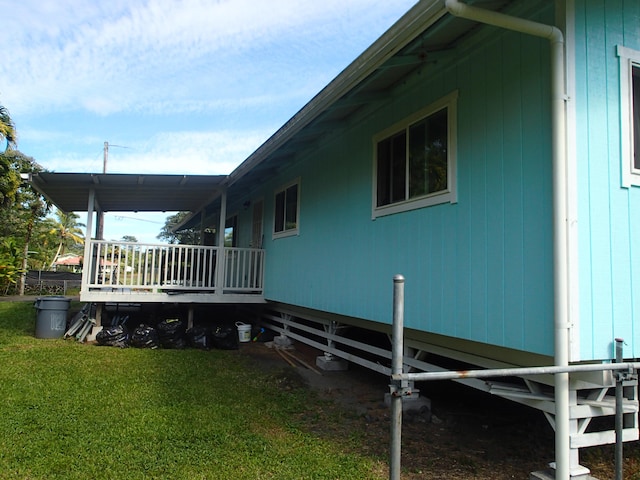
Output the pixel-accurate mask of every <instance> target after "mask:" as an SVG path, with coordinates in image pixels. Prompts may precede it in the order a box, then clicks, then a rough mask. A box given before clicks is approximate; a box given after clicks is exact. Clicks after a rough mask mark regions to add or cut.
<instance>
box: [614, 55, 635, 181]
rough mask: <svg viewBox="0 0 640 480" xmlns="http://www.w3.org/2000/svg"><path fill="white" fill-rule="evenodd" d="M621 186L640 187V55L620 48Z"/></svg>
mask: <svg viewBox="0 0 640 480" xmlns="http://www.w3.org/2000/svg"><path fill="white" fill-rule="evenodd" d="M618 57H620V102H621V105H620V112H621V122H620V126H621V129H622V151H621V154H622V185H623V186H625V187H630V186H631V185H637V186H640V52H638V51H636V50H631V49H630V48H626V47H623V46H621V45H618Z"/></svg>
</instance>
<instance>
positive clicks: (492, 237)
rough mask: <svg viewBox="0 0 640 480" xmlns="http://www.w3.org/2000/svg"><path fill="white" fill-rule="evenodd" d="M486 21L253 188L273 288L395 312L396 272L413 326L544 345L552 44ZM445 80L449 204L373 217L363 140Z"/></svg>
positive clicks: (299, 297)
mask: <svg viewBox="0 0 640 480" xmlns="http://www.w3.org/2000/svg"><path fill="white" fill-rule="evenodd" d="M549 9H550V10H551V7H550V8H549ZM550 14H551V12H546V13H545V14H544V15H543V17H545V18H543V20H546V21H549V16H550ZM495 32H496V33H498V35H496V36H492V37H491V41H486V42H485V43H481V44H479V45H478V46H477V47H476V48H475V49H474V50H473V51H472V52H471V54H469V55H463V56H461V60H460V61H458V63H455V64H454V65H450V64H448V63H447V62H444V64H443V65H445V66H444V67H438V66H433V65H428V66H427V67H425V70H424V71H423V72H420V73H419V74H417V75H415V76H413V77H412V78H411V79H410V80H408V81H407V83H406V85H404V86H403V87H402V88H401V89H400V90H399V91H398V93H397V94H396V95H395V96H394V97H393V98H390V99H389V101H388V102H386V103H384V104H383V105H381V106H379V108H377V109H376V110H375V111H370V112H368V114H367V115H366V116H361V118H359V119H357V121H354V122H353V123H352V124H351V126H349V127H348V128H346V129H345V130H343V131H342V132H341V133H340V134H337V135H333V136H332V137H331V138H327V139H326V140H325V141H324V142H323V143H322V144H320V145H317V148H314V149H313V150H312V151H307V152H302V153H301V158H300V161H299V162H298V163H296V164H294V166H292V167H290V168H289V169H288V170H285V171H283V172H282V173H281V174H280V175H279V176H278V178H277V179H275V180H273V181H270V182H269V183H266V184H265V185H264V186H263V189H262V191H260V192H258V193H257V195H258V196H263V197H264V199H265V248H266V249H267V267H266V278H265V288H266V290H265V294H266V297H267V298H268V299H270V300H274V301H279V302H284V303H290V304H295V305H301V306H305V307H309V308H313V309H318V310H324V311H329V312H333V313H338V314H343V315H349V316H355V317H360V318H364V319H369V320H373V321H377V322H384V323H390V321H391V306H392V305H391V304H392V298H391V294H392V278H393V275H394V274H396V273H402V274H403V275H404V276H405V277H406V292H405V298H406V305H405V313H406V318H405V321H406V325H407V326H408V327H410V328H414V329H419V330H424V331H427V332H434V333H438V334H442V335H447V336H452V337H458V338H463V339H469V340H474V341H478V342H484V343H487V344H491V345H498V346H503V347H508V348H514V349H518V350H525V351H529V352H535V353H540V354H545V355H551V354H552V353H553V318H552V312H553V297H552V294H553V286H552V265H551V263H552V260H551V218H552V216H551V160H550V132H549V115H550V113H549V103H550V100H549V75H550V74H549V68H548V65H549V53H548V50H549V48H548V42H546V41H544V40H540V39H535V38H529V37H524V36H521V35H518V34H513V33H505V32H503V31H499V30H496V31H495ZM487 38H488V37H487ZM453 54H454V52H452V55H453ZM439 68H440V70H438V69H439ZM454 90H457V91H458V93H459V97H458V177H457V185H458V201H457V203H455V204H443V205H437V206H432V207H427V208H423V209H419V210H413V211H409V212H405V213H399V214H395V215H389V216H384V217H378V218H376V219H375V220H372V218H371V204H372V178H373V177H372V176H373V144H372V137H373V136H374V135H375V134H376V133H378V132H379V131H381V130H383V129H385V128H387V127H389V126H390V125H392V124H394V123H396V122H398V121H401V120H402V119H404V118H405V117H407V116H409V115H410V114H412V113H414V112H415V111H417V110H420V109H421V108H423V107H425V106H427V105H429V104H430V103H431V102H433V101H436V100H438V99H440V98H441V97H443V96H445V95H447V94H449V93H451V92H452V91H454ZM298 177H299V178H300V182H301V183H300V205H301V208H300V233H299V235H298V236H294V237H288V238H280V239H276V240H273V239H272V238H271V233H270V232H271V231H272V230H273V223H272V216H273V192H274V190H275V189H276V188H278V187H279V186H281V185H283V184H285V183H286V182H289V181H291V180H293V179H295V178H298Z"/></svg>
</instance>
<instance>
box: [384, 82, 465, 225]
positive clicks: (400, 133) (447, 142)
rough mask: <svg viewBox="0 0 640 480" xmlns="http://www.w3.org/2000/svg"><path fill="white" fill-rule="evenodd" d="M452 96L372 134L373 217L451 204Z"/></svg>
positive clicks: (453, 168) (453, 142) (453, 186)
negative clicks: (373, 166)
mask: <svg viewBox="0 0 640 480" xmlns="http://www.w3.org/2000/svg"><path fill="white" fill-rule="evenodd" d="M456 97H457V95H456V93H453V94H451V95H448V96H447V97H445V98H443V99H442V100H440V101H438V102H436V103H435V104H433V105H430V106H429V107H427V108H426V109H424V110H421V111H420V112H418V113H416V114H415V115H412V116H411V117H409V118H407V119H405V120H404V121H403V122H401V123H399V124H397V125H394V126H393V127H392V128H390V129H388V130H385V131H384V132H382V133H380V134H378V135H376V137H375V138H374V148H375V182H374V202H373V216H374V217H377V216H381V215H388V214H392V213H397V212H401V211H405V210H411V209H414V208H422V207H426V206H429V205H435V204H438V203H445V202H455V137H456V135H455V124H456Z"/></svg>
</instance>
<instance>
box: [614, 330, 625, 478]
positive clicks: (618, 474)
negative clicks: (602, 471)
mask: <svg viewBox="0 0 640 480" xmlns="http://www.w3.org/2000/svg"><path fill="white" fill-rule="evenodd" d="M623 342H624V340H622V339H621V338H616V363H622V344H623ZM622 381H623V377H622V375H621V374H620V373H619V372H618V374H617V375H616V420H615V430H616V449H615V480H622V465H623V457H622V428H623V416H622V413H623V412H622V397H623V395H622V394H623V392H622V388H623V385H622Z"/></svg>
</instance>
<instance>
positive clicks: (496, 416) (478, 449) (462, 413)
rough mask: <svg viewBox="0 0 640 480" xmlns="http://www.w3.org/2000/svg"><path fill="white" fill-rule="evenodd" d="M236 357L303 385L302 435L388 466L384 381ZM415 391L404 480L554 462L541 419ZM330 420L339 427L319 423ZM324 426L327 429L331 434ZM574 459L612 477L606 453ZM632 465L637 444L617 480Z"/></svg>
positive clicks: (468, 393) (488, 474) (527, 411)
mask: <svg viewBox="0 0 640 480" xmlns="http://www.w3.org/2000/svg"><path fill="white" fill-rule="evenodd" d="M240 353H241V354H246V355H248V356H250V357H251V358H252V359H254V360H255V361H256V364H257V365H259V366H260V367H261V368H264V369H265V370H267V371H270V372H275V371H279V372H281V373H282V372H284V376H285V377H286V378H287V379H288V380H286V381H288V382H292V384H295V383H297V382H302V383H304V384H305V385H307V386H308V387H309V388H312V389H313V390H314V391H315V392H317V394H318V396H319V398H320V399H321V400H323V402H319V405H318V406H314V407H313V411H309V412H306V413H305V415H304V417H303V418H302V420H303V421H304V422H305V423H306V424H307V425H308V428H309V429H311V430H313V431H315V432H317V434H318V435H331V436H333V437H335V438H351V439H353V438H357V439H358V442H356V443H357V445H359V447H358V450H359V451H360V452H361V453H362V454H365V455H370V456H373V457H374V458H378V459H380V460H381V462H385V463H386V462H387V461H388V458H389V429H390V423H389V413H390V412H389V407H388V406H387V405H386V404H385V402H384V395H385V393H386V392H388V391H389V388H388V383H389V379H388V378H387V377H386V376H384V375H382V374H379V373H376V372H373V371H371V370H369V369H365V368H363V367H359V366H358V365H355V364H350V365H349V370H348V371H346V372H322V375H319V374H317V373H316V372H314V371H313V370H311V369H308V368H305V367H304V366H302V365H300V364H298V366H296V367H295V368H294V367H292V366H290V365H289V364H288V363H287V362H286V361H285V360H284V359H283V358H282V357H281V356H280V355H278V353H277V352H276V351H275V350H274V349H273V348H268V347H267V346H265V344H261V343H249V344H241V347H240ZM294 353H295V355H296V356H297V357H299V358H301V359H303V360H304V361H305V362H307V363H309V364H310V365H312V366H315V358H316V357H317V356H318V355H320V352H318V351H317V350H315V349H313V348H310V347H308V346H306V345H303V344H299V343H296V344H295V350H294ZM285 383H286V382H285ZM292 386H293V385H286V384H285V388H290V387H292ZM416 386H417V388H419V389H420V390H421V395H424V396H426V397H427V398H429V399H430V400H431V414H432V415H427V414H425V412H424V411H423V412H418V413H414V414H410V413H408V414H405V415H404V416H403V428H402V471H403V473H402V478H403V480H417V479H429V480H433V479H447V480H461V479H478V480H484V479H486V480H489V479H491V480H502V479H528V478H529V474H530V472H533V471H538V470H544V469H546V468H547V466H548V464H549V462H551V461H553V459H554V433H553V430H552V428H551V426H550V425H549V423H548V422H547V420H546V418H545V417H544V415H543V414H542V413H541V412H539V411H537V410H534V409H532V408H529V407H525V406H522V405H518V404H516V403H514V402H510V401H507V400H504V399H502V398H499V397H495V396H492V395H489V394H487V393H484V392H479V391H477V390H474V389H472V388H469V387H465V386H462V385H459V384H456V383H453V382H429V383H423V384H418V385H416ZM310 408H311V407H310ZM336 416H337V418H339V422H335V421H334V422H325V421H324V420H323V419H326V418H329V417H330V418H333V419H335V418H336ZM328 424H331V425H334V426H333V427H331V431H328V430H327V425H328ZM351 444H353V442H351ZM581 458H582V464H584V465H586V466H588V467H589V468H591V470H592V475H594V476H596V477H597V478H601V479H606V478H612V477H613V476H614V467H613V459H614V454H613V447H612V446H605V447H595V448H590V449H583V450H582V451H581ZM639 458H640V448H639V447H638V444H637V442H634V443H632V444H625V477H624V478H631V479H640V462H639V461H638V459H639Z"/></svg>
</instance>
